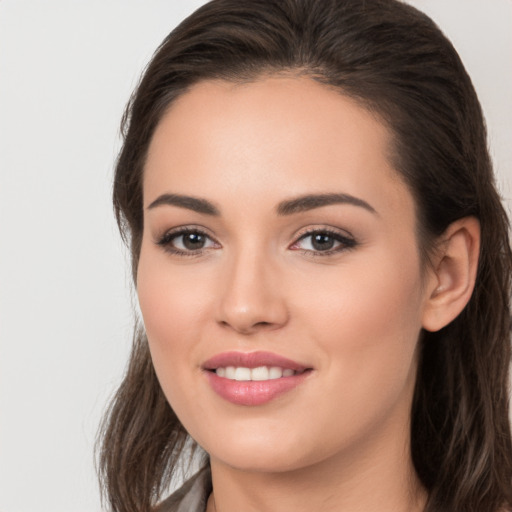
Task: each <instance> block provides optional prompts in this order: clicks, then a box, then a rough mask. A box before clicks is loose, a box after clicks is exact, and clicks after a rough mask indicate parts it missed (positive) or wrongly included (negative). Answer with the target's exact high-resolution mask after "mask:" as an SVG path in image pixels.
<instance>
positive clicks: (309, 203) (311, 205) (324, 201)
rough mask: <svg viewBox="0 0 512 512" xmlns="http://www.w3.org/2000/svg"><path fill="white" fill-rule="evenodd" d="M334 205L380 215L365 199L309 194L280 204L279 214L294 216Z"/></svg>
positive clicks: (338, 195)
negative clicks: (346, 205) (346, 206)
mask: <svg viewBox="0 0 512 512" xmlns="http://www.w3.org/2000/svg"><path fill="white" fill-rule="evenodd" d="M332 204H350V205H352V206H359V207H361V208H364V209H365V210H368V211H369V212H371V213H374V214H376V215H378V214H377V211H376V210H375V208H373V206H371V205H370V204H368V203H367V202H366V201H364V200H363V199H359V198H358V197H354V196H351V195H350V194H308V195H305V196H300V197H297V198H294V199H289V200H287V201H282V202H281V203H279V205H278V206H277V213H278V215H292V214H294V213H300V212H305V211H308V210H313V209H315V208H321V207H322V206H329V205H332Z"/></svg>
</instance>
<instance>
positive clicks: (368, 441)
mask: <svg viewBox="0 0 512 512" xmlns="http://www.w3.org/2000/svg"><path fill="white" fill-rule="evenodd" d="M389 153H390V135H389V133H388V130H387V129H386V128H385V127H384V125H383V124H381V123H380V122H379V121H378V120H377V119H376V118H375V117H373V116H372V115H371V114H369V113H368V112H367V111H365V110H363V109H362V108H360V107H359V106H358V105H357V104H356V103H354V102H353V101H352V100H350V99H348V98H346V97H344V96H342V95H340V93H339V92H336V91H334V90H331V89H329V88H327V87H326V86H323V85H320V84H318V83H316V82H314V81H312V80H310V79H307V78H294V77H272V78H265V79H261V80H259V81H256V82H252V83H247V84H242V85H240V84H239V85H234V84H232V83H228V82H224V81H211V82H203V83H200V84H198V85H196V86H195V87H193V88H192V89H191V90H190V91H189V92H187V93H186V94H184V95H183V96H182V97H180V98H179V99H178V100H177V101H176V102H175V103H174V104H173V105H172V107H171V108H170V110H169V111H168V112H167V113H166V115H165V116H164V117H163V119H162V121H161V123H160V124H159V126H158V128H157V130H156V132H155V135H154V138H153V140H152V143H151V146H150V149H149V154H148V158H147V163H146V167H145V175H144V234H143V241H142V249H141V255H140V263H139V268H138V281H137V288H138V295H139V300H140V306H141V310H142V314H143V317H144V323H145V327H146V331H147V335H148V340H149V345H150V350H151V355H152V358H153V362H154V366H155V369H156V373H157V375H158V378H159V380H160V383H161V386H162V388H163V390H164V393H165V395H166V397H167V399H168V400H169V402H170V404H171V406H172V408H173V409H174V411H175V412H176V414H177V415H178V417H179V418H180V420H181V422H182V423H183V425H184V426H185V428H186V429H187V430H188V432H189V433H190V434H191V435H192V437H193V438H194V439H195V440H196V441H198V442H199V444H200V445H201V446H202V447H203V448H204V449H205V450H206V451H207V452H209V454H210V456H211V458H212V462H213V461H216V462H217V463H225V464H228V465H230V466H232V467H237V468H243V469H254V470H259V471H285V470H291V469H297V468H302V467H306V466H308V465H311V464H315V463H319V462H321V461H327V460H330V461H335V460H340V461H345V462H348V461H351V460H353V458H354V457H361V456H362V455H363V454H365V453H366V454H374V453H376V452H375V450H380V451H378V453H385V452H386V450H392V449H393V447H394V448H395V449H396V447H397V445H399V446H400V449H401V450H402V451H403V449H404V447H406V446H407V445H408V426H409V413H410V407H411V400H412V393H413V387H414V381H415V370H416V347H417V342H418V336H419V333H420V329H421V326H422V316H423V312H424V309H425V304H426V300H427V294H428V289H429V286H427V285H426V283H425V279H427V280H428V279H430V277H429V276H428V275H427V277H426V278H425V277H424V278H423V279H422V272H421V270H422V269H421V265H420V257H419V254H418V245H417V240H416V236H415V208H414V203H413V199H412V196H411V194H410V192H409V191H408V189H407V187H406V186H405V185H404V183H403V182H402V181H401V179H400V178H399V176H398V174H397V172H396V171H395V170H394V169H393V168H392V167H391V165H390V161H389V157H388V155H389Z"/></svg>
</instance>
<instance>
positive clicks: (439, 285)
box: [422, 217, 480, 331]
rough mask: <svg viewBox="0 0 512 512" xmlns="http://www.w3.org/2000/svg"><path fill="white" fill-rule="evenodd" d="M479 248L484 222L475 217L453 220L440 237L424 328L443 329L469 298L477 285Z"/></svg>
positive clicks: (427, 297)
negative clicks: (481, 227)
mask: <svg viewBox="0 0 512 512" xmlns="http://www.w3.org/2000/svg"><path fill="white" fill-rule="evenodd" d="M479 251H480V223H479V221H478V220H477V219H476V218H475V217H465V218H463V219H459V220H457V221H455V222H453V223H452V224H450V226H449V227H448V228H447V229H446V231H445V232H444V233H443V235H442V236H441V237H440V241H439V249H438V253H437V255H436V256H435V257H434V265H433V268H432V269H431V271H430V272H431V276H430V278H429V286H428V287H427V288H428V289H427V296H426V302H425V308H424V311H423V318H422V325H423V328H424V329H426V330H427V331H438V330H439V329H442V328H443V327H445V326H446V325H448V324H449V323H450V322H451V321H452V320H454V319H455V318H456V317H457V316H458V315H459V314H460V312H461V311H462V310H463V309H464V307H465V306H466V304H467V303H468V302H469V299H470V298H471V294H472V293H473V289H474V287H475V280H476V273H477V268H478V255H479Z"/></svg>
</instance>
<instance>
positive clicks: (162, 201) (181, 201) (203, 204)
mask: <svg viewBox="0 0 512 512" xmlns="http://www.w3.org/2000/svg"><path fill="white" fill-rule="evenodd" d="M162 205H169V206H178V207H180V208H186V209H187V210H192V211H194V212H197V213H202V214H204V215H214V216H218V215H220V212H219V210H218V208H217V207H216V206H215V205H214V204H212V203H210V201H207V200H206V199H200V198H198V197H192V196H182V195H179V194H162V195H161V196H159V197H157V198H156V199H155V200H154V201H153V202H152V203H151V204H150V205H149V206H148V210H152V209H153V208H156V207H157V206H162Z"/></svg>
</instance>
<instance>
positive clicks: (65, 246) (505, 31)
mask: <svg viewBox="0 0 512 512" xmlns="http://www.w3.org/2000/svg"><path fill="white" fill-rule="evenodd" d="M202 3H204V1H202V0H144V1H143V0H88V1H87V2H86V1H79V0H46V1H44V2H41V1H37V0H0V511H1V512H34V511H38V512H79V511H97V510H100V504H99V498H98V492H97V487H96V481H95V475H94V466H93V456H92V454H93V444H94V439H95V432H96V428H97V424H98V422H99V418H100V416H101V412H102V410H103V408H104V406H105V403H106V400H107V397H108V396H109V395H110V394H111V393H112V392H113V390H114V389H115V386H116V384H117V383H118V382H119V379H120V377H121V374H122V371H123V368H124V364H125V360H126V356H127V354H128V348H129V345H130V337H131V325H132V321H131V309H132V305H131V295H130V293H131V292H130V284H129V271H128V260H127V257H126V253H125V251H124V249H123V248H122V245H121V243H120V240H119V237H118V235H117V232H116V227H115V224H114V221H113V218H112V211H111V205H110V192H111V180H112V166H113V162H114V159H115V155H116V152H117V150H118V147H119V139H118V124H119V119H120V117H121V113H122V110H123V107H124V104H125V102H126V100H127V99H128V97H129V94H130V92H131V90H132V89H133V87H134V85H135V84H136V82H137V79H138V77H139V74H140V72H141V70H142V68H143V67H144V65H145V63H146V62H147V60H148V59H149V57H150V55H151V54H152V52H153V50H154V49H155V48H156V46H157V45H158V44H159V43H160V41H161V40H162V39H163V37H164V36H165V35H166V34H167V33H168V32H169V31H170V29H171V28H172V27H173V26H175V25H176V24H177V23H178V22H179V21H180V20H181V19H182V18H183V17H184V16H185V15H187V14H188V13H190V12H191V11H192V10H193V9H195V8H196V7H198V6H199V5H201V4H202ZM410 3H413V4H414V5H416V6H418V7H420V8H421V9H423V10H424V11H426V12H427V13H428V14H430V15H431V16H432V17H433V18H434V19H435V20H436V21H437V22H438V24H439V25H440V26H441V28H442V29H443V30H444V31H445V32H446V33H447V34H448V35H449V37H450V38H451V39H452V41H453V42H454V44H455V46H456V48H458V50H459V52H460V54H461V56H462V58H463V60H464V62H465V64H466V66H467V68H468V70H469V72H470V74H471V75H472V77H473V80H474V83H475V86H476V88H477V91H478V93H479V95H480V99H481V101H482V104H483V107H484V111H485V114H486V117H487V121H488V125H489V133H490V146H491V151H492V155H493V158H494V161H495V165H496V169H497V173H498V176H499V181H500V183H501V187H502V192H503V195H504V196H505V198H506V199H507V201H509V203H508V204H511V203H510V198H511V190H512V174H511V173H512V166H511V163H512V150H511V146H512V144H511V143H512V123H511V121H510V120H511V119H512V98H511V94H510V91H511V90H512V67H511V66H510V62H511V61H512V60H511V59H512V31H511V30H510V26H511V22H512V0H411V2H410Z"/></svg>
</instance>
